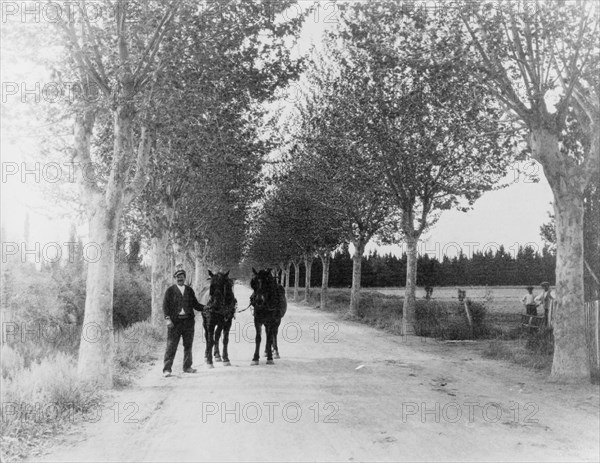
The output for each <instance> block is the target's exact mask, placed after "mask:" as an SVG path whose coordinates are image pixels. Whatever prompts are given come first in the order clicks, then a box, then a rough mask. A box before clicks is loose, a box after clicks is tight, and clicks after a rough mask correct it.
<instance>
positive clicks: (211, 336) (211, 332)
mask: <svg viewBox="0 0 600 463" xmlns="http://www.w3.org/2000/svg"><path fill="white" fill-rule="evenodd" d="M214 343H215V322H214V318H213V317H211V318H210V320H209V322H208V341H207V343H206V354H207V357H206V364H207V365H208V368H214V365H213V355H212V350H213V345H214Z"/></svg>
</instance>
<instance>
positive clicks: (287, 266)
mask: <svg viewBox="0 0 600 463" xmlns="http://www.w3.org/2000/svg"><path fill="white" fill-rule="evenodd" d="M291 266H292V263H291V262H288V263H287V264H285V297H288V294H289V293H290V267H291Z"/></svg>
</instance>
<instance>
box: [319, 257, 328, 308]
mask: <svg viewBox="0 0 600 463" xmlns="http://www.w3.org/2000/svg"><path fill="white" fill-rule="evenodd" d="M319 257H321V263H322V264H323V278H322V279H321V310H323V309H325V308H326V307H327V292H328V291H329V262H330V261H331V256H330V255H329V253H328V252H324V253H322V254H320V256H319Z"/></svg>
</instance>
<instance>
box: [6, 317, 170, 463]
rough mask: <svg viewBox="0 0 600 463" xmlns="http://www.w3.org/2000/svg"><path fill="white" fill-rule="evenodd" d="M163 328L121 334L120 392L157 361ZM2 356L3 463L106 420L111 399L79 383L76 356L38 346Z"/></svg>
mask: <svg viewBox="0 0 600 463" xmlns="http://www.w3.org/2000/svg"><path fill="white" fill-rule="evenodd" d="M161 328H162V327H160V328H157V327H154V326H153V325H152V324H151V323H149V322H147V321H144V322H139V323H135V324H133V325H131V326H129V327H128V328H126V329H124V330H119V331H116V332H115V371H114V385H115V388H117V389H119V388H123V387H126V386H128V385H130V384H131V382H132V379H133V377H134V376H135V374H136V371H137V369H138V368H139V366H140V365H141V364H143V363H145V362H149V361H151V360H154V359H155V358H156V357H155V355H154V352H155V351H156V347H157V346H158V344H159V343H161V342H164V340H165V330H164V329H161ZM27 342H30V343H34V342H35V340H29V341H27ZM14 347H18V349H16V348H14ZM1 350H2V352H1V356H0V358H1V362H2V392H1V401H2V413H1V415H2V416H1V419H2V428H1V432H0V444H1V455H0V460H1V461H6V462H11V461H20V460H23V459H25V458H28V457H29V456H31V455H36V454H40V453H41V452H42V450H43V449H44V448H45V447H47V446H48V445H51V438H52V436H55V435H56V434H58V433H61V432H64V431H66V430H67V429H68V427H69V426H70V425H73V424H77V423H80V422H85V421H95V420H97V419H98V418H99V416H101V412H102V406H103V403H104V401H105V400H106V393H105V391H103V390H101V389H100V388H99V387H97V385H95V384H94V383H90V382H83V381H80V380H79V379H78V377H77V357H76V351H75V352H62V351H52V350H50V349H47V350H45V351H42V350H40V349H38V348H37V346H35V345H32V346H20V345H19V346H10V345H9V344H6V343H4V344H2V347H1ZM22 352H25V354H26V355H25V356H27V365H26V361H25V358H24V355H23V354H22ZM33 352H35V353H36V356H35V357H33V356H32V353H33Z"/></svg>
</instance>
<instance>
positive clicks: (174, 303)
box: [163, 285, 204, 320]
mask: <svg viewBox="0 0 600 463" xmlns="http://www.w3.org/2000/svg"><path fill="white" fill-rule="evenodd" d="M182 308H183V310H184V312H185V314H186V315H187V316H188V317H190V318H194V311H193V310H192V309H196V310H199V311H201V310H203V309H204V306H203V305H202V304H200V303H199V302H198V299H196V294H194V290H193V289H192V288H191V287H190V286H188V285H185V291H184V294H183V295H182V294H181V291H179V288H178V287H177V285H173V286H169V287H168V288H167V291H166V292H165V298H164V300H163V313H164V314H165V318H166V317H170V318H171V320H177V319H178V318H179V312H180V311H181V309H182Z"/></svg>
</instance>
